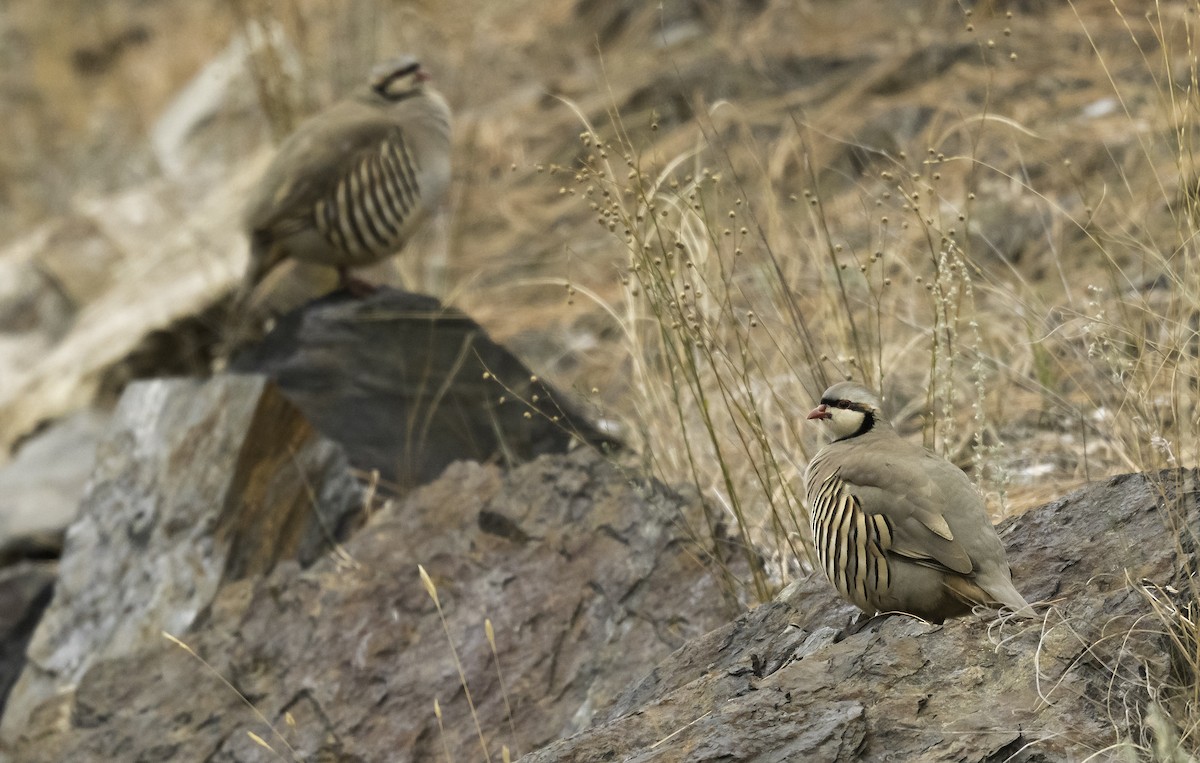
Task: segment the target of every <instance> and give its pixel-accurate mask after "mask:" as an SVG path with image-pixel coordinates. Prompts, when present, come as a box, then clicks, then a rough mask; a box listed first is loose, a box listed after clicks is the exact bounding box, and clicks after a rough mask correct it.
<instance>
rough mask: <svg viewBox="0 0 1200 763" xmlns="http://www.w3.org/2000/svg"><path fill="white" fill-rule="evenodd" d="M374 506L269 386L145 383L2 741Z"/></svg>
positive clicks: (111, 454) (68, 560)
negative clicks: (96, 671)
mask: <svg viewBox="0 0 1200 763" xmlns="http://www.w3.org/2000/svg"><path fill="white" fill-rule="evenodd" d="M361 508H362V493H361V489H360V486H359V483H358V482H357V481H356V480H355V479H354V478H353V477H352V476H351V475H350V473H349V470H348V466H347V463H346V460H345V456H344V454H343V452H342V450H341V449H340V448H339V447H338V446H336V445H334V444H333V443H331V442H329V441H328V440H325V439H323V438H321V437H320V436H319V435H318V434H317V433H316V432H315V431H313V429H312V427H311V426H310V425H309V424H308V422H307V421H305V419H304V418H303V417H302V416H301V415H300V414H299V412H298V411H297V410H296V409H295V408H294V407H293V406H292V405H291V404H289V403H288V402H287V401H286V400H285V399H284V398H283V397H282V396H281V395H280V394H279V392H278V391H277V390H276V389H274V388H273V387H272V386H271V385H270V383H269V382H268V381H267V380H266V379H265V378H264V377H253V376H241V377H238V376H230V377H222V378H218V379H214V380H212V381H209V382H201V381H195V380H182V379H181V380H160V381H152V382H142V383H138V384H135V385H132V386H131V387H130V389H129V390H128V391H127V392H126V394H125V395H124V397H123V398H122V400H121V403H120V405H119V406H118V408H117V410H116V412H115V413H114V418H113V423H112V425H111V427H110V428H109V430H108V433H107V436H106V437H105V439H104V440H103V441H102V442H101V443H100V445H99V446H98V448H97V452H96V468H95V471H94V473H93V475H92V478H91V480H90V482H89V483H88V488H87V492H86V494H85V496H84V498H83V503H82V505H81V508H80V514H79V518H78V519H77V521H76V522H75V523H74V524H73V525H71V527H70V529H69V530H68V532H67V537H66V543H65V547H64V551H63V556H62V560H61V565H60V568H59V577H58V581H57V584H56V587H55V593H54V599H53V601H52V603H51V604H50V606H49V608H48V609H47V611H46V613H45V615H44V616H43V617H42V620H41V622H40V623H39V625H38V628H37V630H36V632H35V633H34V635H33V637H32V640H31V641H30V643H29V646H28V650H27V657H28V663H27V664H26V666H25V669H24V672H23V673H22V675H21V678H20V679H19V680H18V682H17V684H16V686H15V687H14V688H13V690H12V693H11V695H10V696H9V701H8V707H7V708H6V711H5V714H4V717H3V719H2V721H0V732H2V733H3V735H4V737H6V738H9V737H12V736H13V735H16V734H19V733H21V732H22V731H23V730H24V729H25V728H26V723H27V722H28V719H29V716H30V714H31V713H32V712H33V711H34V710H35V708H37V707H38V706H39V705H40V704H41V703H43V702H44V701H45V700H47V699H48V698H51V697H53V698H54V700H52V701H53V702H58V703H65V704H64V705H62V706H63V707H66V706H70V704H71V702H72V692H73V690H74V688H75V687H76V686H77V685H78V684H79V682H80V680H81V679H82V678H83V676H84V675H85V674H86V673H87V672H88V671H89V670H90V669H91V668H92V667H93V665H95V664H98V663H103V662H104V661H106V660H114V659H120V658H122V657H125V656H128V655H131V654H138V653H140V652H141V651H142V650H144V649H146V648H147V647H150V646H157V645H158V644H159V642H160V640H161V636H160V633H161V632H162V631H169V632H171V633H182V632H185V631H186V630H187V629H188V628H189V627H191V626H192V625H193V624H194V623H195V622H196V621H197V619H198V618H202V617H203V616H204V613H205V612H206V611H207V610H208V608H209V607H210V606H211V605H212V603H213V600H214V598H215V597H216V594H217V592H218V590H220V588H221V586H222V584H224V583H227V582H229V581H231V580H236V579H239V578H242V577H246V576H249V575H254V576H256V577H259V576H261V575H263V574H265V573H267V572H269V571H270V570H271V569H272V568H273V567H274V566H275V565H276V564H277V563H278V562H280V561H281V560H293V559H294V560H299V561H301V562H304V563H308V562H311V561H313V560H314V559H316V558H317V557H318V556H319V555H320V554H321V553H322V551H323V550H324V549H326V548H328V547H329V546H330V545H331V544H332V543H334V542H336V541H337V540H338V539H339V538H340V537H342V536H343V535H344V534H345V533H346V531H347V530H348V528H349V525H350V523H351V522H352V520H353V518H354V516H355V515H356V514H357V513H358V512H359V511H360V510H361ZM177 688H178V687H177Z"/></svg>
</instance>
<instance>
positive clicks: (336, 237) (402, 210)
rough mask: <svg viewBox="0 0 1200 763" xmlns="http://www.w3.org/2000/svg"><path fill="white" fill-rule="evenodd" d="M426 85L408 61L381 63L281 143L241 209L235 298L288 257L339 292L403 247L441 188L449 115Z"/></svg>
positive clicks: (446, 168)
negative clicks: (331, 273) (241, 255)
mask: <svg viewBox="0 0 1200 763" xmlns="http://www.w3.org/2000/svg"><path fill="white" fill-rule="evenodd" d="M428 79H429V75H428V74H426V73H425V71H424V70H423V69H421V65H420V64H419V63H418V62H417V60H416V59H415V58H411V57H401V58H396V59H392V60H390V61H386V62H384V63H382V64H379V65H378V66H376V67H375V69H374V70H373V71H372V72H371V76H370V80H369V81H368V82H367V83H366V84H364V85H363V86H362V87H360V88H359V89H358V90H357V91H355V92H354V93H353V94H352V95H350V96H349V97H348V98H346V99H345V100H342V101H340V102H338V103H336V104H334V105H333V106H331V107H329V108H328V109H326V110H325V111H323V112H321V113H319V114H317V115H315V116H313V117H311V118H310V119H308V120H307V121H305V122H304V123H302V124H301V125H300V126H299V127H298V128H297V129H296V131H295V132H293V133H292V134H291V135H289V136H288V138H287V139H286V140H285V141H284V142H283V144H282V145H281V146H280V147H279V151H278V153H277V154H276V155H275V158H274V160H273V161H272V162H271V165H270V167H268V168H267V171H266V173H265V174H264V175H263V178H262V180H261V181H260V182H259V184H258V187H257V189H255V191H254V192H253V194H252V197H251V199H250V203H249V205H248V206H247V209H246V218H245V219H246V228H247V230H248V232H249V234H250V265H249V267H248V269H247V272H246V282H245V285H244V287H243V288H244V293H248V292H249V291H251V290H252V289H253V288H254V286H255V285H256V284H257V283H259V282H260V281H261V280H262V278H263V276H265V275H266V274H267V273H268V272H269V271H270V270H271V269H272V268H274V267H275V266H276V265H278V264H279V263H280V262H282V261H283V260H284V259H285V258H288V257H291V258H294V259H296V260H299V261H302V262H310V263H316V264H318V265H327V266H330V267H335V268H337V269H338V273H339V277H340V281H341V283H342V285H349V284H350V283H351V282H350V281H349V280H348V276H347V270H348V269H349V268H351V267H359V266H365V265H371V264H374V263H376V262H379V261H380V260H383V259H384V258H386V257H389V256H391V255H393V254H395V253H396V252H398V251H399V250H400V249H401V248H402V247H403V246H404V244H405V242H406V241H407V240H408V238H409V237H410V236H411V235H412V233H413V231H414V229H415V228H416V227H417V226H418V225H419V224H420V223H421V222H422V220H423V219H424V218H425V217H426V216H427V215H428V214H429V212H430V210H432V209H433V208H434V207H435V206H436V205H437V204H438V202H439V201H440V200H441V197H442V195H443V194H444V193H445V190H446V187H447V185H448V184H449V181H450V108H449V107H448V106H447V105H446V101H445V99H443V98H442V96H441V94H440V93H438V92H437V91H436V90H434V89H433V88H432V87H431V86H430V85H429V84H428V83H427V80H428ZM360 285H361V284H360ZM368 288H369V287H368Z"/></svg>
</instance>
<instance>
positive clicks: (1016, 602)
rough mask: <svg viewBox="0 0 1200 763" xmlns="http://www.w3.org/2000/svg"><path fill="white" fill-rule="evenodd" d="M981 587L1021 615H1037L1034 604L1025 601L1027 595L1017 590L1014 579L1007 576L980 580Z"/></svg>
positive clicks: (998, 601)
mask: <svg viewBox="0 0 1200 763" xmlns="http://www.w3.org/2000/svg"><path fill="white" fill-rule="evenodd" d="M979 583H980V587H981V588H983V590H984V591H986V592H987V593H988V595H989V596H990V597H991V598H993V599H995V602H996V603H997V604H1003V605H1004V606H1006V607H1008V608H1009V609H1011V610H1012V611H1013V612H1015V613H1016V614H1017V616H1019V617H1035V616H1036V613H1035V612H1034V611H1033V606H1032V605H1031V604H1030V603H1029V602H1027V601H1025V597H1024V596H1022V595H1021V594H1020V592H1019V591H1017V589H1016V587H1015V586H1013V584H1012V581H1011V580H1008V579H1007V578H1002V579H999V580H996V579H992V580H987V581H983V580H981V581H979Z"/></svg>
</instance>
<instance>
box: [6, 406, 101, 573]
mask: <svg viewBox="0 0 1200 763" xmlns="http://www.w3.org/2000/svg"><path fill="white" fill-rule="evenodd" d="M108 419H109V416H108V415H107V414H105V413H102V412H101V411H97V410H90V409H88V410H82V411H79V412H78V413H75V414H72V415H70V416H67V417H66V418H64V419H62V420H61V421H56V422H55V423H54V424H51V425H50V426H49V427H47V428H46V429H45V430H44V431H42V432H39V433H38V434H36V435H34V436H33V437H30V438H29V439H28V440H27V441H25V442H24V443H22V445H21V448H20V449H19V450H18V451H17V453H16V456H15V457H14V458H13V460H12V461H11V462H10V463H8V464H6V465H5V466H4V467H2V468H0V563H2V562H3V561H4V560H6V559H10V558H19V557H21V556H24V555H26V553H27V552H29V551H36V550H38V549H44V550H46V551H51V552H52V551H54V550H55V549H57V548H58V547H60V546H61V545H62V534H63V532H65V531H66V529H67V525H69V524H70V523H71V522H72V521H74V519H75V515H76V513H77V511H78V508H79V500H80V498H82V497H83V489H84V485H85V484H86V483H87V479H88V476H89V475H90V474H91V472H92V466H93V464H94V463H95V456H96V442H97V440H99V439H100V436H101V434H102V432H103V431H104V428H105V426H106V425H107V424H108Z"/></svg>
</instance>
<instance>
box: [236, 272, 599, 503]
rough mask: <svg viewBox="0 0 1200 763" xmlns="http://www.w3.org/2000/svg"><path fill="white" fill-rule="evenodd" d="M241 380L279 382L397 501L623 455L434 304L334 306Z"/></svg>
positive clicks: (343, 296) (272, 341)
mask: <svg viewBox="0 0 1200 763" xmlns="http://www.w3.org/2000/svg"><path fill="white" fill-rule="evenodd" d="M232 368H233V369H234V370H236V371H247V372H254V373H263V374H267V375H269V376H270V377H272V378H273V379H274V380H275V381H276V382H277V383H278V384H279V387H280V389H281V390H282V391H283V393H284V394H285V395H287V397H288V398H289V399H290V400H291V401H292V402H294V403H295V404H296V405H297V406H298V407H299V408H300V410H301V411H303V412H304V415H305V416H307V417H308V419H309V420H310V421H312V423H313V425H314V426H315V427H316V428H317V429H318V430H319V431H320V432H321V433H322V434H324V435H325V436H326V437H329V438H330V439H332V440H334V441H336V442H339V443H341V444H342V445H343V446H344V447H345V448H346V452H347V453H348V454H349V456H350V459H351V462H352V463H353V464H354V465H355V466H357V467H359V468H361V469H376V470H378V471H379V473H380V475H381V476H382V477H383V479H385V480H387V481H388V482H391V483H393V484H392V487H393V488H395V489H407V488H411V487H413V486H415V485H420V484H423V483H426V482H428V481H430V480H431V479H433V478H435V477H437V476H438V475H439V474H441V472H442V470H443V469H445V468H446V466H448V465H449V464H451V463H452V462H454V461H458V460H461V459H470V460H474V461H489V460H499V461H502V462H505V463H510V464H511V463H516V462H521V461H527V460H529V459H531V458H534V457H536V456H539V455H542V454H545V453H553V452H562V451H565V450H566V449H567V448H568V446H569V445H570V444H571V443H572V441H573V440H576V439H578V440H581V441H583V442H586V443H589V444H592V445H596V446H610V447H611V446H616V445H617V444H618V443H617V441H616V439H615V438H614V437H613V436H612V435H610V434H606V433H604V432H602V431H600V430H599V429H598V428H597V427H596V426H593V425H592V424H591V423H590V422H589V421H588V420H587V418H586V417H585V416H584V415H583V414H582V413H581V412H580V411H579V410H578V409H577V408H576V407H575V406H574V405H573V404H572V403H571V401H570V400H569V399H568V398H567V396H566V395H564V394H563V393H561V392H560V391H558V390H555V389H554V388H553V387H551V386H550V385H549V384H548V383H547V382H545V381H544V380H542V379H540V378H538V377H537V375H536V374H535V373H534V372H533V371H532V370H530V369H529V368H528V367H526V366H525V365H524V364H523V363H522V362H521V361H520V359H518V358H517V357H516V356H514V355H513V354H512V353H511V352H509V351H508V349H506V348H505V347H503V346H501V345H499V344H497V343H496V342H494V341H492V340H491V338H489V337H488V335H487V332H486V331H484V329H483V328H482V327H481V326H480V325H479V324H478V323H476V322H475V321H474V320H472V319H471V318H470V316H468V315H466V314H465V313H463V312H461V311H460V310H457V309H455V308H453V307H450V306H448V305H444V304H442V303H441V302H440V301H438V300H437V299H435V298H433V297H430V296H426V295H424V294H415V293H412V292H405V291H399V290H396V289H392V288H386V287H385V288H380V289H378V290H377V291H376V292H374V293H373V294H371V295H370V296H368V297H366V298H363V299H356V298H354V297H351V296H350V295H349V294H348V293H347V292H344V291H340V292H336V293H333V294H330V295H328V296H326V297H323V298H321V299H319V300H316V301H315V302H311V303H308V304H306V305H304V306H303V307H300V308H298V309H296V310H293V311H291V312H290V313H288V314H287V315H285V316H283V317H282V318H280V319H279V321H278V322H277V324H276V325H275V327H274V329H273V330H272V331H271V332H270V333H269V334H267V336H266V337H265V338H263V339H262V340H261V341H260V342H258V343H256V344H253V345H251V346H248V347H245V348H243V349H242V351H241V352H240V354H239V355H238V356H237V357H236V358H235V360H234V362H233V364H232ZM347 369H353V371H352V372H348V371H347Z"/></svg>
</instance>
